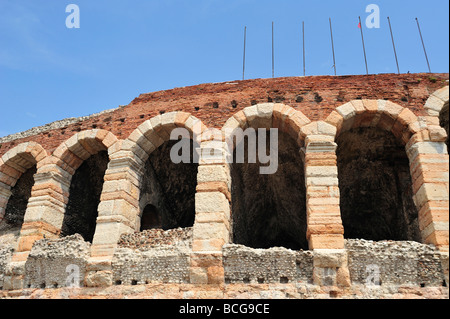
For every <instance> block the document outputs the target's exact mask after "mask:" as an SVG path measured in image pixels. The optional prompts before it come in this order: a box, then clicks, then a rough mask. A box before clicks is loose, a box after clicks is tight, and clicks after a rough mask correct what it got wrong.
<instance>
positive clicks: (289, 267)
mask: <svg viewBox="0 0 450 319" xmlns="http://www.w3.org/2000/svg"><path fill="white" fill-rule="evenodd" d="M223 265H224V269H225V282H226V283H252V284H255V283H259V284H263V283H288V282H301V283H312V276H313V252H312V251H309V250H308V251H302V250H300V251H294V250H290V249H286V248H282V247H274V248H269V249H254V248H249V247H246V246H243V245H235V244H227V245H225V246H224V247H223Z"/></svg>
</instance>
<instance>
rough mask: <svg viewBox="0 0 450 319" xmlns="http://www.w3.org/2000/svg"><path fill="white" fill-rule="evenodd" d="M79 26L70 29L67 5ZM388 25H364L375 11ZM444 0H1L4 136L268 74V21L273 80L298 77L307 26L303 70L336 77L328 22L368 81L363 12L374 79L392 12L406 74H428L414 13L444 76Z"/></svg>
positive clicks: (389, 56)
mask: <svg viewBox="0 0 450 319" xmlns="http://www.w3.org/2000/svg"><path fill="white" fill-rule="evenodd" d="M70 3H74V4H77V5H78V6H79V8H80V18H81V20H80V22H81V24H80V28H79V29H68V28H66V25H65V20H66V17H67V16H68V15H69V14H68V13H66V12H65V8H66V6H67V5H68V4H70ZM372 3H373V4H377V5H378V6H379V8H380V15H381V26H380V28H379V29H368V28H366V27H365V26H364V21H365V18H366V17H367V16H368V15H369V13H366V12H365V9H366V6H367V5H369V4H372ZM448 12H449V2H448V1H447V0H427V1H418V0H411V1H400V0H395V1H388V0H379V1H376V0H370V1H362V0H359V1H356V0H342V1H336V0H334V1H333V0H321V1H301V0H278V1H274V0H145V1H144V0H126V1H125V0H95V1H93V0H68V1H63V0H41V1H36V0H0V136H5V135H8V134H12V133H15V132H20V131H24V130H27V129H29V128H32V127H34V126H39V125H43V124H46V123H50V122H52V121H55V120H60V119H63V118H67V117H78V116H83V115H89V114H92V113H96V112H100V111H102V110H106V109H110V108H115V107H117V106H118V105H125V104H128V103H129V102H130V101H131V100H132V99H133V98H135V97H137V96H138V95H139V94H140V93H146V92H153V91H159V90H165V89H171V88H174V87H181V86H189V85H195V84H200V83H210V82H224V81H231V80H239V79H241V77H242V49H243V30H244V26H247V28H248V30H247V64H246V78H247V79H249V78H268V77H271V76H272V67H271V61H272V60H271V23H272V21H274V23H275V76H276V77H280V76H299V75H302V73H303V71H302V46H301V25H302V21H305V28H306V50H307V54H306V61H307V70H306V73H307V75H329V74H333V69H332V64H333V63H332V52H331V40H330V33H329V24H328V18H329V17H331V18H332V21H333V33H334V42H335V52H336V60H337V63H336V64H337V72H338V75H346V74H364V73H365V66H364V57H363V52H362V45H361V36H360V30H359V29H358V27H357V23H358V16H361V19H362V20H363V32H364V37H365V43H366V50H367V59H368V63H369V73H395V72H397V69H396V66H395V59H394V54H393V50H392V43H391V38H390V34H389V28H388V24H387V19H386V17H387V16H390V18H391V23H392V27H393V30H394V37H395V41H396V46H397V54H398V57H399V62H400V71H401V72H402V73H406V72H408V71H410V72H412V73H417V72H427V70H428V69H427V64H426V60H425V57H424V53H423V50H422V46H421V42H420V38H419V34H418V30H417V25H416V21H415V17H418V18H419V21H420V24H421V29H422V34H423V37H424V41H425V44H426V48H427V53H428V57H429V60H430V64H431V70H432V72H448V70H449V33H448V32H449V15H448Z"/></svg>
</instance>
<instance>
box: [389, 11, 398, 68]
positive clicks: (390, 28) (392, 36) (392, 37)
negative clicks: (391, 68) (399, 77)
mask: <svg viewBox="0 0 450 319" xmlns="http://www.w3.org/2000/svg"><path fill="white" fill-rule="evenodd" d="M387 20H388V22H389V30H390V31H391V39H392V47H393V48H394V55H395V63H397V72H398V74H400V68H399V67H398V59H397V51H396V50H395V42H394V35H393V34H392V27H391V20H390V19H389V17H387Z"/></svg>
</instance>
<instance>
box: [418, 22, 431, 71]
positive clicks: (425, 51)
mask: <svg viewBox="0 0 450 319" xmlns="http://www.w3.org/2000/svg"><path fill="white" fill-rule="evenodd" d="M416 22H417V28H418V29H419V34H420V40H421V41H422V46H423V52H424V53H425V59H427V64H428V71H429V72H430V73H431V68H430V62H429V61H428V56H427V50H425V44H424V43H423V38H422V32H421V31H420V25H419V19H417V18H416Z"/></svg>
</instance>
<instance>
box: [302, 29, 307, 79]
mask: <svg viewBox="0 0 450 319" xmlns="http://www.w3.org/2000/svg"><path fill="white" fill-rule="evenodd" d="M302 33H303V76H305V75H306V66H305V21H303V22H302Z"/></svg>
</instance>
